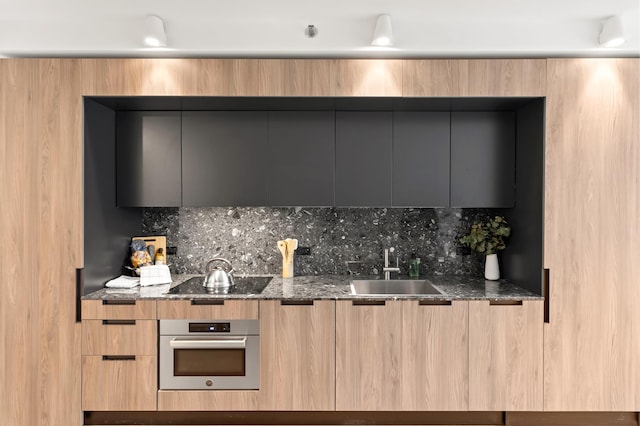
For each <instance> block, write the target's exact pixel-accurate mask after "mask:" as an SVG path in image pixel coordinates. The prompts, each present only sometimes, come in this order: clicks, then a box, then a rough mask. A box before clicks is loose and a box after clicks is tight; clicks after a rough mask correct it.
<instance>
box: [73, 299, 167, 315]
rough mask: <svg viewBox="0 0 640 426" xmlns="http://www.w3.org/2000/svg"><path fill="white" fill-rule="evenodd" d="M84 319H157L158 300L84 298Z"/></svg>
mask: <svg viewBox="0 0 640 426" xmlns="http://www.w3.org/2000/svg"><path fill="white" fill-rule="evenodd" d="M82 319H156V301H155V300H135V299H130V300H83V301H82Z"/></svg>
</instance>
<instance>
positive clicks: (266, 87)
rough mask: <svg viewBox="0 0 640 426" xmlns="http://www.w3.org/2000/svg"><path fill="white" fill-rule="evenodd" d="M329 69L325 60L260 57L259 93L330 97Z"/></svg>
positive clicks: (263, 94) (330, 66)
mask: <svg viewBox="0 0 640 426" xmlns="http://www.w3.org/2000/svg"><path fill="white" fill-rule="evenodd" d="M332 70H333V62H332V61H331V60H327V59H262V60H260V61H259V84H258V88H259V93H260V96H330V95H331V76H332V74H333V72H332Z"/></svg>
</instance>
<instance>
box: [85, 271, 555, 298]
mask: <svg viewBox="0 0 640 426" xmlns="http://www.w3.org/2000/svg"><path fill="white" fill-rule="evenodd" d="M195 276H198V275H192V274H180V275H173V276H172V280H173V282H172V283H171V284H163V285H157V286H148V287H136V288H133V289H109V288H103V289H100V290H97V291H94V292H92V293H89V294H87V295H84V296H83V297H82V300H125V299H126V300H130V299H140V300H185V299H186V300H192V299H225V300H300V301H305V300H360V301H380V300H433V301H455V300H489V301H491V300H495V301H524V300H543V299H544V298H543V297H542V296H541V295H539V294H536V293H533V292H530V291H528V290H525V289H523V288H521V287H518V286H517V285H515V284H513V283H511V282H509V281H507V280H498V281H489V280H485V279H484V278H482V277H470V276H465V275H441V276H426V277H420V278H418V279H428V280H430V281H431V282H432V283H433V284H434V285H435V286H436V287H438V288H439V289H440V290H441V291H442V292H443V294H427V295H425V294H421V295H407V296H404V295H403V296H399V295H381V296H379V295H367V296H357V295H353V294H351V288H350V286H349V281H350V280H352V279H380V277H364V276H350V275H313V276H300V277H294V278H282V277H280V276H276V277H273V279H272V280H271V282H269V284H268V285H267V287H266V288H265V289H264V290H263V291H262V292H261V293H259V294H235V295H211V294H167V292H168V291H169V289H170V288H173V287H175V286H178V285H180V284H181V283H183V282H184V281H186V280H188V279H189V278H192V277H195ZM254 276H255V275H254ZM262 276H272V275H262ZM400 278H407V277H400Z"/></svg>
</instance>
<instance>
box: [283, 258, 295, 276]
mask: <svg viewBox="0 0 640 426" xmlns="http://www.w3.org/2000/svg"><path fill="white" fill-rule="evenodd" d="M282 278H293V261H292V262H285V261H284V260H283V261H282Z"/></svg>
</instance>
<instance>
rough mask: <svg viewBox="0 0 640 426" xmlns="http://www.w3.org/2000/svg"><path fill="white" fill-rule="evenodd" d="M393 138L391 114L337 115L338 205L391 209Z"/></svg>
mask: <svg viewBox="0 0 640 426" xmlns="http://www.w3.org/2000/svg"><path fill="white" fill-rule="evenodd" d="M392 137H393V113H391V112H371V111H367V112H356V111H338V112H336V185H335V186H336V189H335V191H336V202H335V205H336V206H338V207H388V206H391V140H392Z"/></svg>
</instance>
